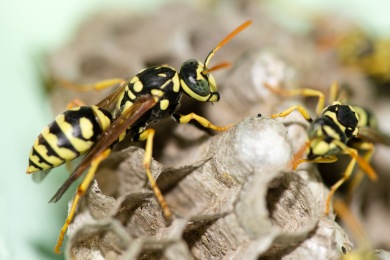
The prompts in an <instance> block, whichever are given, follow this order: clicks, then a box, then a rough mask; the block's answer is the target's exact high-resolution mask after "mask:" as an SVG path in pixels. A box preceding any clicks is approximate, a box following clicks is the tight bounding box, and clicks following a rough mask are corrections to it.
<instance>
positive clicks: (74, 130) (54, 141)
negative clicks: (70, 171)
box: [27, 106, 112, 173]
mask: <svg viewBox="0 0 390 260" xmlns="http://www.w3.org/2000/svg"><path fill="white" fill-rule="evenodd" d="M111 120H112V116H111V114H110V113H109V112H108V111H106V110H104V109H101V108H99V107H97V106H81V107H75V108H73V109H70V110H67V111H65V112H64V113H62V114H60V115H58V116H57V117H56V118H55V119H54V121H53V122H51V123H50V124H49V125H48V126H46V127H45V128H44V129H43V130H42V132H41V134H40V135H39V136H38V138H37V139H36V140H35V142H34V145H33V147H32V149H31V152H30V156H29V165H28V168H27V173H32V172H36V171H43V170H48V169H51V168H53V167H57V166H59V165H61V164H63V163H65V162H67V161H71V160H73V159H75V158H77V157H78V156H80V155H81V154H84V153H85V152H87V151H88V150H89V149H90V148H91V146H92V145H93V144H94V143H95V141H96V140H97V139H98V137H99V136H100V135H101V133H102V132H103V131H104V130H105V129H106V128H107V127H108V126H109V125H110V124H111Z"/></svg>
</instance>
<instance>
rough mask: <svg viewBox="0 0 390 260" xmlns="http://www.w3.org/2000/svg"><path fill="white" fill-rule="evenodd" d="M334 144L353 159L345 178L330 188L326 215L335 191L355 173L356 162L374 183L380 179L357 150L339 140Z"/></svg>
mask: <svg viewBox="0 0 390 260" xmlns="http://www.w3.org/2000/svg"><path fill="white" fill-rule="evenodd" d="M334 142H335V143H336V144H337V146H339V147H340V148H341V149H342V152H343V153H345V154H348V155H349V156H351V158H352V159H351V161H350V162H349V164H348V166H347V169H346V170H345V172H344V174H343V177H342V178H341V179H340V180H339V181H337V182H336V183H335V184H334V185H333V186H332V187H331V188H330V192H329V195H328V198H327V200H326V209H325V214H328V213H329V205H330V202H331V199H332V197H333V195H334V193H335V191H336V190H337V189H338V188H339V187H340V186H341V185H342V184H343V183H344V182H345V181H346V180H348V179H349V178H350V176H351V174H352V171H353V167H354V166H355V164H356V162H357V163H358V165H359V167H360V168H361V170H363V171H364V172H365V173H366V174H367V176H368V177H369V178H370V179H371V180H372V181H376V180H377V179H378V176H377V174H376V172H375V171H374V169H373V168H372V167H371V165H370V164H369V163H368V161H366V160H365V159H364V158H361V157H360V156H359V155H358V152H357V150H356V149H354V148H350V147H348V146H347V145H345V144H344V143H342V142H340V141H337V140H334Z"/></svg>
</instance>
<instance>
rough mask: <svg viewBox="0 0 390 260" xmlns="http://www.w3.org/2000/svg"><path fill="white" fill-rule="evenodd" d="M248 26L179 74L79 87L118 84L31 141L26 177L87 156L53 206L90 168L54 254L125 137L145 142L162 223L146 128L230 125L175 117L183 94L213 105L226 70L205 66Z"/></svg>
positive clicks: (149, 71) (154, 70)
mask: <svg viewBox="0 0 390 260" xmlns="http://www.w3.org/2000/svg"><path fill="white" fill-rule="evenodd" d="M251 23H252V22H251V21H246V22H245V23H243V24H242V25H240V26H239V27H237V28H236V29H235V30H234V31H233V32H231V33H230V34H229V35H228V36H226V37H225V38H224V39H223V40H222V41H221V42H220V43H219V44H218V45H217V46H216V47H215V48H214V49H213V50H212V51H211V52H210V53H209V54H208V55H207V57H206V59H205V62H204V64H202V63H201V62H199V61H197V60H194V59H190V60H187V61H186V62H184V63H183V65H182V66H181V69H180V72H179V73H178V72H177V71H176V70H175V69H174V68H172V67H169V66H166V65H163V66H158V67H150V68H146V69H144V70H142V71H141V72H139V73H138V74H137V75H136V76H135V77H133V78H132V79H130V80H129V81H124V80H122V79H112V80H106V81H102V82H98V83H96V84H93V85H88V86H83V87H84V88H85V89H102V88H106V87H109V86H114V85H116V84H120V87H118V89H116V90H115V91H114V92H113V93H112V94H110V95H109V96H108V97H106V98H105V99H103V100H102V101H101V102H99V103H98V104H96V105H94V106H77V107H74V108H72V109H69V110H67V111H65V112H64V113H62V114H60V115H58V116H57V117H56V118H55V120H54V121H53V122H52V123H50V124H49V125H48V126H46V127H45V128H44V129H43V131H42V132H41V134H40V135H39V136H38V138H37V139H36V140H35V142H34V145H33V147H32V149H31V152H30V156H29V166H28V169H27V173H33V172H46V173H47V172H48V170H50V169H51V168H54V167H57V166H59V165H61V164H63V163H65V162H69V161H71V160H73V159H75V158H77V157H78V156H80V155H82V154H84V153H86V155H85V157H84V158H83V159H82V161H81V162H80V164H79V165H78V166H77V167H76V168H75V169H74V171H73V172H72V174H71V175H70V176H69V178H68V179H67V180H66V181H65V183H64V184H63V185H62V186H61V187H60V189H59V190H58V191H57V193H56V194H55V195H54V196H53V198H52V199H51V200H50V202H57V201H58V200H59V199H60V198H61V196H62V195H63V194H64V193H65V191H66V190H67V189H68V188H69V186H70V185H71V184H72V183H73V182H74V181H75V180H76V179H77V178H78V177H80V175H82V174H83V172H84V171H85V170H86V169H87V168H88V171H87V173H86V175H85V177H84V179H83V181H82V183H81V184H80V185H79V186H78V190H77V193H76V195H75V197H74V200H73V204H72V206H71V210H70V212H69V215H68V217H67V219H66V221H65V224H64V226H63V227H62V229H61V232H60V235H59V238H58V241H57V244H56V246H55V249H54V250H55V252H57V253H59V252H60V248H61V245H62V241H63V239H64V236H65V232H66V230H67V228H68V225H69V223H70V222H71V221H72V219H73V216H74V213H75V211H76V208H77V205H78V202H79V200H80V198H81V197H82V196H83V195H84V193H85V192H86V190H87V189H88V187H89V185H90V183H91V181H92V179H93V178H94V174H95V172H96V170H97V167H98V166H99V164H100V162H101V161H102V160H104V159H105V158H107V157H108V155H109V154H110V153H111V150H112V147H113V145H114V144H115V143H117V142H119V141H122V140H123V139H124V137H125V136H126V134H129V135H131V138H132V140H134V141H146V146H145V155H144V162H143V164H144V167H145V170H146V175H147V177H148V179H149V182H150V186H151V188H152V189H153V191H154V194H155V196H156V198H157V200H158V202H159V204H160V206H161V208H162V210H163V213H164V216H165V218H166V219H170V218H171V217H172V214H171V212H170V210H169V208H168V207H167V205H166V202H165V200H164V198H163V196H162V194H161V192H160V190H159V188H158V187H157V185H156V183H155V180H154V179H153V176H152V174H151V171H150V164H151V160H152V145H153V137H154V133H155V131H154V129H153V128H146V127H147V125H150V124H152V123H155V122H157V121H158V120H160V119H162V118H164V117H166V116H168V115H171V116H172V117H173V119H174V120H175V121H177V122H179V123H188V122H189V121H190V120H195V121H197V122H198V123H200V124H201V125H203V126H204V127H206V128H210V129H213V130H216V131H224V130H227V129H228V128H229V126H225V127H223V126H216V125H213V124H211V123H210V122H209V121H208V120H207V119H205V118H203V117H200V116H198V115H196V114H194V113H190V114H188V115H180V114H177V113H176V110H177V109H178V107H179V104H180V100H181V96H182V93H185V94H187V95H188V96H189V97H191V98H193V99H196V100H198V101H202V102H206V101H207V102H217V101H218V100H219V98H220V97H219V93H218V91H217V86H216V83H215V80H214V77H213V76H212V75H211V74H210V72H211V71H212V70H215V69H218V68H221V67H225V66H227V65H228V64H227V63H221V64H219V65H216V66H214V67H213V68H208V65H209V62H210V60H211V58H212V57H213V56H214V54H215V52H216V51H217V50H218V49H219V48H220V47H222V46H223V45H224V44H226V43H227V42H228V41H229V40H231V39H232V38H233V37H234V36H235V35H236V34H238V33H239V32H241V31H242V30H244V29H245V28H246V27H248V26H249V25H250V24H251Z"/></svg>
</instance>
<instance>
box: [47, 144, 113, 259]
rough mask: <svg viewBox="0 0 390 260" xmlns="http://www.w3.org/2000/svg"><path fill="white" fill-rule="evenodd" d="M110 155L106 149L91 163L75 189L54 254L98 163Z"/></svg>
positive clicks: (59, 248)
mask: <svg viewBox="0 0 390 260" xmlns="http://www.w3.org/2000/svg"><path fill="white" fill-rule="evenodd" d="M110 153H111V149H107V150H105V151H104V152H103V153H101V154H100V155H99V156H97V157H96V158H95V159H94V160H93V161H92V163H91V166H90V168H89V170H88V172H87V174H86V175H85V178H84V180H83V182H82V183H81V184H80V185H79V187H78V189H77V193H76V195H75V196H74V199H73V202H72V206H71V208H70V211H69V214H68V217H67V218H66V220H65V223H64V225H63V226H62V228H61V231H60V235H59V236H58V240H57V244H56V246H55V248H54V252H55V253H57V254H60V253H61V246H62V241H63V240H64V237H65V233H66V230H67V229H68V226H69V224H70V223H71V222H72V220H73V217H74V214H75V212H76V209H77V205H78V203H79V200H80V198H81V197H82V196H83V195H84V194H85V192H86V191H87V189H88V187H89V185H90V184H91V181H92V180H93V177H94V176H95V172H96V170H97V167H98V166H99V164H100V162H101V161H103V160H104V159H106V158H107V157H108V155H109V154H110Z"/></svg>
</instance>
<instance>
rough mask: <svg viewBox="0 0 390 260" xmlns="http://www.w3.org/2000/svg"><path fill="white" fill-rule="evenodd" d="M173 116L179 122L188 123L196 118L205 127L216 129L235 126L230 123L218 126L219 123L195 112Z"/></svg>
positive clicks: (224, 129)
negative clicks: (213, 122) (215, 123)
mask: <svg viewBox="0 0 390 260" xmlns="http://www.w3.org/2000/svg"><path fill="white" fill-rule="evenodd" d="M172 117H173V119H174V120H175V121H176V122H178V123H180V124H187V123H188V122H190V121H191V120H195V121H196V122H198V123H199V124H201V125H202V126H203V127H205V128H210V129H212V130H215V131H226V130H228V129H229V128H231V127H233V126H234V124H230V125H227V126H217V125H214V124H212V123H211V122H210V121H209V120H207V119H206V118H204V117H201V116H198V115H197V114H195V113H190V114H188V115H180V114H174V115H173V116H172Z"/></svg>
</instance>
